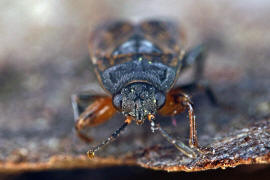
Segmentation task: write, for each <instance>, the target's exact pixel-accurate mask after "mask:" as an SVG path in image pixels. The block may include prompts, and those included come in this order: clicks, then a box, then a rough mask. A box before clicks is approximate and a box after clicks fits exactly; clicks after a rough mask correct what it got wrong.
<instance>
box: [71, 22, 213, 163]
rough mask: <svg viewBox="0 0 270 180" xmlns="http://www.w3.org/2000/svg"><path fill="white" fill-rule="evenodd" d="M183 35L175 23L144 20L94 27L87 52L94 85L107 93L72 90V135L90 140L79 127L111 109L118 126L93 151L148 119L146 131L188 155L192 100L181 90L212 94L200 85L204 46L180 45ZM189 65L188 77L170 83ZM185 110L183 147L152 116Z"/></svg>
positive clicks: (191, 151)
mask: <svg viewBox="0 0 270 180" xmlns="http://www.w3.org/2000/svg"><path fill="white" fill-rule="evenodd" d="M184 44H185V36H184V33H183V32H182V31H181V29H180V28H178V27H177V26H176V24H175V23H173V22H170V21H161V20H147V21H144V22H141V23H137V24H132V23H130V22H126V21H116V22H110V23H106V24H104V25H101V26H99V27H98V28H97V29H96V30H95V31H94V32H93V34H92V36H91V39H90V43H89V51H90V56H91V61H92V63H93V65H94V69H95V72H96V75H97V78H98V80H99V82H100V85H101V86H102V87H103V88H104V90H105V91H107V93H108V95H107V96H103V95H93V94H87V93H84V94H75V95H73V96H72V104H73V109H74V116H75V121H76V125H75V129H76V131H77V134H78V136H79V137H80V138H81V139H83V140H86V141H88V142H89V141H91V140H92V139H91V138H90V137H87V136H86V135H85V134H84V133H82V129H84V128H85V127H91V126H96V125H99V124H101V123H103V122H105V121H107V120H109V119H110V118H111V117H112V116H113V115H114V114H115V113H116V112H117V111H119V112H122V113H123V115H124V116H125V120H124V123H123V125H122V126H121V127H120V128H119V129H118V130H116V131H115V132H114V133H113V134H112V135H111V136H110V137H109V138H108V139H106V140H104V141H103V142H102V143H100V144H99V145H97V146H95V147H93V148H92V149H90V150H89V151H88V156H89V157H91V158H92V157H94V154H95V152H96V151H98V150H100V149H101V148H102V147H103V146H105V145H107V144H109V143H110V142H112V141H113V140H115V139H116V138H117V137H118V136H119V134H120V132H121V131H123V130H124V129H125V128H126V127H127V126H128V125H129V124H130V123H131V122H133V121H135V122H136V123H137V124H138V125H140V124H142V123H144V121H145V120H148V121H150V124H151V129H152V131H159V132H160V133H161V134H162V136H164V137H165V139H166V140H167V141H168V142H170V143H171V144H173V145H174V146H175V147H176V148H177V149H178V150H180V151H181V152H182V153H184V154H185V155H187V156H188V157H191V158H194V157H196V156H197V153H198V152H200V150H201V148H200V146H199V145H198V140H197V131H196V124H195V115H194V108H193V104H192V102H191V100H190V97H189V96H188V95H187V94H185V93H184V91H185V90H191V91H192V90H195V89H198V88H200V89H204V90H205V92H206V94H207V95H208V96H209V98H210V100H211V101H212V102H213V103H215V102H216V100H215V96H214V95H213V92H212V91H211V89H210V88H209V86H208V85H207V84H206V83H203V84H202V83H201V82H202V81H201V79H202V73H203V64H204V60H205V48H204V46H202V45H199V46H196V47H195V48H192V49H190V50H188V51H186V50H185V49H184ZM192 64H195V65H196V66H195V71H194V72H195V73H194V80H193V81H192V82H191V83H189V84H186V85H183V86H180V87H174V88H173V86H174V83H175V81H176V80H177V78H178V77H179V74H180V72H182V71H183V70H185V69H186V68H187V67H189V66H190V65H192ZM184 111H187V112H188V115H189V125H190V138H189V146H186V145H185V144H184V143H182V142H181V141H179V140H176V139H175V138H174V137H172V136H170V135H169V134H168V133H167V132H166V131H165V130H164V129H162V127H161V126H160V124H159V123H158V122H156V116H157V115H161V116H174V115H176V114H179V113H181V112H184Z"/></svg>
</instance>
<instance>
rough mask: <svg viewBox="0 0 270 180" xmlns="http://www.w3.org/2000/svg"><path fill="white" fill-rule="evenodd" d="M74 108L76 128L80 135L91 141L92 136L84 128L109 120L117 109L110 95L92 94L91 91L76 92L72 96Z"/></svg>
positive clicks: (81, 137) (84, 139) (86, 140)
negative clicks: (84, 131) (85, 132)
mask: <svg viewBox="0 0 270 180" xmlns="http://www.w3.org/2000/svg"><path fill="white" fill-rule="evenodd" d="M71 100H72V106H73V110H74V120H75V130H76V132H77V135H78V137H79V138H80V139H81V140H83V141H85V142H91V141H92V138H91V137H88V136H87V135H85V134H84V133H83V132H82V130H83V129H85V128H86V127H93V126H97V125H99V124H102V123H104V122H106V121H107V120H109V119H110V118H111V117H112V116H113V115H114V114H115V113H116V109H115V108H114V106H113V105H112V98H111V97H109V96H100V95H91V94H89V93H82V94H75V95H73V96H72V97H71Z"/></svg>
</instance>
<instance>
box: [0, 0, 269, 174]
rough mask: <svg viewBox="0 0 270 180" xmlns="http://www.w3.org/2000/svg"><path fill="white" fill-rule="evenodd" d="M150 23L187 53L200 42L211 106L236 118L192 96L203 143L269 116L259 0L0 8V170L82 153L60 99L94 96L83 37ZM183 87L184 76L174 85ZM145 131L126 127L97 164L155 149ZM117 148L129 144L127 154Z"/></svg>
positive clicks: (123, 0)
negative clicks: (180, 39) (108, 26)
mask: <svg viewBox="0 0 270 180" xmlns="http://www.w3.org/2000/svg"><path fill="white" fill-rule="evenodd" d="M153 17H154V18H161V17H166V18H172V19H174V20H176V21H177V22H179V26H180V27H181V28H183V29H184V30H185V32H186V35H187V39H188V44H187V45H188V47H192V46H194V45H196V44H198V43H201V42H205V43H206V44H207V45H208V47H209V55H208V59H207V65H206V72H205V77H206V79H208V80H209V82H210V83H211V85H212V86H213V89H214V90H215V92H216V94H217V96H218V98H219V100H220V101H222V102H224V103H225V104H230V105H234V107H236V108H235V109H236V110H237V111H236V112H230V113H228V112H223V111H221V110H219V109H215V108H212V107H211V105H209V102H207V98H205V97H204V96H203V95H200V96H199V97H197V98H196V96H194V99H195V100H194V101H195V105H196V106H197V107H198V108H197V111H198V112H197V113H198V115H197V116H198V118H200V119H201V121H200V122H198V123H199V125H198V127H199V134H201V136H200V139H201V140H202V142H203V143H205V144H207V143H208V141H207V139H208V137H213V136H215V135H216V134H219V133H220V132H221V130H229V129H231V128H241V127H242V126H244V125H248V124H249V123H250V121H253V120H254V119H256V118H259V117H265V116H268V115H269V112H270V60H269V58H270V51H269V47H270V33H269V29H270V2H269V1H267V0H257V1H252V0H246V1H242V0H219V1H213V0H201V1H196V0H190V1H180V0H168V1H164V0H148V1H143V0H137V1H132V0H114V1H110V0H99V1H94V0H91V1H75V0H68V1H53V0H46V1H41V0H24V1H19V0H17V1H8V0H1V1H0V162H5V161H14V162H16V161H25V160H27V161H45V160H46V159H47V158H48V157H50V156H51V155H55V154H75V155H76V154H82V153H84V152H85V151H86V150H87V149H88V146H87V145H85V144H84V143H82V142H80V141H78V140H76V137H74V136H75V135H74V132H73V126H74V121H73V113H72V108H71V103H70V95H71V94H73V93H75V92H78V91H80V89H82V88H84V87H86V86H91V88H94V89H95V88H97V89H98V87H99V86H98V84H97V80H96V77H95V74H94V73H93V71H92V68H91V62H90V60H89V57H88V39H89V35H90V32H91V31H92V30H93V29H94V27H95V26H96V25H97V24H99V23H102V22H104V21H108V20H110V19H127V20H131V21H134V22H138V21H140V20H144V19H147V18H153ZM188 79H189V75H188V72H187V75H183V78H181V80H180V83H181V81H183V82H185V81H188ZM196 99H197V100H198V101H196ZM182 117H183V118H185V116H180V118H182ZM247 117H252V118H247ZM119 118H120V119H121V118H122V119H123V117H121V116H117V118H114V119H115V121H112V123H109V124H108V125H106V126H112V127H113V128H114V129H115V128H117V127H118V125H119V124H121V120H122V119H121V120H120V121H119ZM179 124H180V127H179V128H178V130H179V131H180V132H183V135H181V136H183V138H186V137H188V136H187V133H188V132H187V121H181V122H179ZM205 124H207V125H205ZM101 128H104V127H101ZM146 129H147V131H149V130H148V128H145V127H143V128H141V127H140V128H138V127H136V126H135V125H134V126H132V127H131V128H130V129H128V130H127V131H126V133H125V135H123V137H121V138H120V139H119V141H117V142H116V143H115V144H114V145H112V147H111V148H107V149H106V150H105V151H104V154H106V153H111V154H119V153H121V152H122V151H123V152H127V151H129V150H130V149H132V150H133V149H138V148H140V147H144V146H145V145H153V144H155V143H157V142H163V141H160V137H156V136H151V135H150V136H147V137H151V139H150V138H148V139H149V140H142V139H143V137H144V136H145V133H146V132H145V131H146ZM110 130H111V129H109V131H108V133H107V135H109V134H110V133H111V132H110ZM91 133H92V135H96V136H97V138H98V139H99V140H102V139H103V138H105V137H106V136H104V135H103V132H101V131H100V129H97V130H93V131H91ZM136 133H137V134H136ZM105 134H106V133H105ZM102 135H103V136H102ZM137 137H138V138H137ZM140 137H141V138H140ZM74 138H75V140H74ZM127 138H129V139H131V142H129V144H127V141H126V139H127ZM204 140H205V141H204ZM70 142H72V143H70ZM116 149H120V150H117V152H116ZM17 152H20V153H19V154H20V155H19V156H18V155H17ZM101 154H102V153H101ZM104 154H103V155H104ZM125 168H126V167H125ZM125 168H124V169H125ZM118 171H121V170H119V169H118ZM118 171H116V172H118ZM141 171H142V170H138V171H136V173H135V174H140V172H141ZM137 172H138V173H137ZM144 172H145V171H144ZM252 172H253V171H252ZM61 173H62V172H61ZM63 173H70V172H63ZM84 173H87V171H85V172H84ZM91 173H92V171H91ZM97 173H102V171H101V170H99V171H97ZM148 173H150V174H151V173H153V172H151V171H148ZM56 174H59V172H56ZM75 174H76V173H75ZM210 174H211V173H210ZM236 174H237V173H233V176H236ZM28 175H29V174H28ZM28 175H27V177H28ZM163 175H164V176H166V175H168V174H166V173H163ZM86 176H87V175H86ZM86 176H85V177H86ZM168 176H169V175H168ZM180 176H183V177H184V176H185V177H186V176H187V175H185V174H183V173H181V174H179V177H180ZM269 176H270V174H269V173H268V177H269ZM30 177H31V176H30ZM177 177H178V175H177ZM202 177H205V176H202ZM20 178H22V177H21V176H20ZM80 178H82V179H84V178H83V177H80Z"/></svg>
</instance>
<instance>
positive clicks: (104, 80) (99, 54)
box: [89, 20, 185, 94]
mask: <svg viewBox="0 0 270 180" xmlns="http://www.w3.org/2000/svg"><path fill="white" fill-rule="evenodd" d="M184 42H185V38H184V35H183V33H182V32H181V31H179V28H178V27H177V26H176V25H175V24H173V23H171V22H167V21H156V20H152V21H145V22H142V23H140V24H137V25H136V24H131V23H129V22H114V23H109V24H106V25H102V26H100V27H99V28H97V30H96V31H95V32H94V33H93V34H92V36H91V40H90V44H89V51H90V55H91V60H92V63H93V64H94V66H95V71H96V74H97V77H98V79H99V81H100V84H101V85H102V86H103V87H104V89H105V90H106V91H108V92H109V93H110V94H114V93H116V91H119V90H120V89H121V88H123V86H125V85H126V83H131V82H134V81H151V84H154V85H155V86H156V87H158V88H159V89H161V90H162V91H168V90H169V89H170V88H171V87H172V86H173V83H174V81H175V80H176V79H177V77H178V74H179V70H180V66H181V65H182V63H181V61H182V59H183V57H184V52H185V51H184V49H183V48H184ZM141 61H145V63H144V62H141ZM149 62H150V63H149ZM123 66H125V67H123ZM119 71H122V72H121V73H118V72H119ZM154 71H159V72H157V73H159V74H161V73H163V72H162V71H164V72H165V73H164V76H166V75H167V76H168V78H167V79H166V77H159V76H161V75H156V74H157V73H155V72H154ZM115 72H117V73H118V74H120V75H119V76H117V73H115ZM166 72H168V74H166ZM131 73H133V74H135V75H130V76H132V77H128V78H127V79H125V80H123V81H122V82H120V81H121V80H122V79H121V78H122V77H123V76H125V75H128V74H131ZM114 74H116V75H114ZM139 75H141V76H140V77H138V76H139ZM112 76H113V77H112ZM147 76H148V77H147ZM155 77H158V78H159V79H158V80H156V81H155V80H153V79H154V78H155ZM110 78H111V79H113V78H114V79H117V80H118V81H117V82H113V80H111V81H110ZM164 79H166V80H164ZM117 83H119V85H118V87H114V86H115V84H117ZM165 86H166V88H164V87H165Z"/></svg>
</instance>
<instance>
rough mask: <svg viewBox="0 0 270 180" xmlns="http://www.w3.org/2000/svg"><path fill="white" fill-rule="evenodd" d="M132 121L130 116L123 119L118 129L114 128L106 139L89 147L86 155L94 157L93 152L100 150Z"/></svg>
mask: <svg viewBox="0 0 270 180" xmlns="http://www.w3.org/2000/svg"><path fill="white" fill-rule="evenodd" d="M131 122H132V119H131V118H130V117H128V118H127V119H126V120H125V123H124V124H123V125H122V126H121V127H120V128H119V129H118V130H116V131H115V132H114V133H112V135H111V136H110V137H109V138H107V139H106V140H104V141H103V142H102V143H100V144H99V145H97V146H95V147H93V148H91V149H90V150H89V151H88V152H87V155H88V157H89V158H90V159H92V158H94V157H95V152H96V151H98V150H100V149H101V148H102V147H104V146H105V145H107V144H109V143H111V142H113V141H114V140H115V139H116V138H117V137H118V136H119V135H120V133H121V132H122V131H123V130H124V129H125V128H126V127H127V125H129V124H130V123H131Z"/></svg>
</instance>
